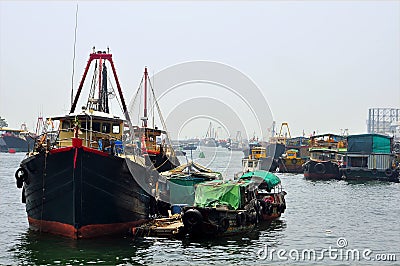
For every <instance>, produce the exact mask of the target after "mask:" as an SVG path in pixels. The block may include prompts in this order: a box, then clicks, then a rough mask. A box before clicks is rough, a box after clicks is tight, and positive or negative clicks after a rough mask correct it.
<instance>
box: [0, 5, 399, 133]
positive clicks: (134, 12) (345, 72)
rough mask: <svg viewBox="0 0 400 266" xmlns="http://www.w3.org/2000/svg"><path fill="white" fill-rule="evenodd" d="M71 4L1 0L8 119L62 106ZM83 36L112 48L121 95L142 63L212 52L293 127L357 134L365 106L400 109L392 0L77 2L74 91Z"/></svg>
mask: <svg viewBox="0 0 400 266" xmlns="http://www.w3.org/2000/svg"><path fill="white" fill-rule="evenodd" d="M76 3H77V2H74V1H68V2H57V1H55V2H50V1H45V2H31V1H29V2H22V1H16V2H11V1H10V2H8V1H0V116H1V117H4V118H6V119H7V121H8V123H9V125H10V126H11V127H19V126H20V124H21V123H22V122H26V123H27V124H28V127H29V128H30V129H34V125H35V124H36V119H37V117H38V115H39V113H43V115H44V116H48V115H58V114H64V113H67V112H68V110H69V108H70V90H71V74H72V58H73V42H74V26H75V9H76ZM93 46H96V48H99V49H103V50H104V49H106V48H107V46H109V47H110V50H111V52H112V53H113V57H114V62H115V64H116V67H117V71H118V74H119V78H120V82H121V85H122V87H123V91H124V94H125V97H126V100H127V101H128V102H129V101H130V99H131V98H132V97H133V94H134V92H135V90H136V88H137V86H138V84H139V82H140V79H141V76H142V73H143V67H144V66H148V67H149V70H150V73H156V72H158V71H161V70H163V69H165V68H167V67H168V66H171V65H174V64H178V63H182V62H186V61H192V60H210V61H215V62H220V63H223V64H227V65H229V66H232V67H234V68H235V69H237V70H239V71H241V72H242V73H244V74H245V75H247V76H248V77H250V78H251V79H252V80H253V81H254V82H255V83H256V84H257V85H258V87H259V88H260V89H261V91H262V93H263V94H264V97H265V98H266V99H267V101H268V103H269V106H270V108H271V110H272V113H273V118H274V120H275V121H276V122H277V125H280V123H281V122H288V123H289V126H290V129H291V131H292V135H300V134H301V133H302V131H303V130H304V131H305V132H306V134H309V133H310V132H312V131H318V132H319V133H324V132H334V133H340V129H344V128H348V129H349V132H350V133H363V132H366V119H367V115H368V108H372V107H392V108H400V2H399V1H354V2H352V1H265V2H261V1H248V2H238V1H234V2H228V1H226V2H225V1H224V2H208V1H207V2H200V1H198V2H181V1H179V2H153V1H152V2H138V1H123V2H115V1H113V2H107V1H101V2H94V1H87V2H86V1H84V2H79V12H78V31H77V45H76V62H75V66H76V68H75V82H74V83H75V84H74V86H75V89H76V87H77V83H78V82H79V79H80V77H81V75H82V73H83V70H84V67H85V64H86V61H87V59H88V56H89V53H90V52H91V49H92V47H93ZM189 94H190V92H189ZM78 106H79V105H78ZM161 108H162V106H161ZM164 111H165V112H166V113H168V112H169V110H164ZM205 130H206V128H201V129H200V131H201V133H199V134H197V135H203V134H204V133H205V132H204V131H205Z"/></svg>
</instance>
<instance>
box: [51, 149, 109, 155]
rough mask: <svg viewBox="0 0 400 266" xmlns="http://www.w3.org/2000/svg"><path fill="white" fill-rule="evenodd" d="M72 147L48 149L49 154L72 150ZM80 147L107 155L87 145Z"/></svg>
mask: <svg viewBox="0 0 400 266" xmlns="http://www.w3.org/2000/svg"><path fill="white" fill-rule="evenodd" d="M72 148H73V147H64V148H59V149H53V150H51V151H50V154H56V153H60V152H67V151H70V150H72ZM82 148H83V150H84V151H87V152H91V153H95V154H98V155H101V156H105V157H107V156H108V153H105V152H102V151H99V150H96V149H92V148H88V147H85V146H82Z"/></svg>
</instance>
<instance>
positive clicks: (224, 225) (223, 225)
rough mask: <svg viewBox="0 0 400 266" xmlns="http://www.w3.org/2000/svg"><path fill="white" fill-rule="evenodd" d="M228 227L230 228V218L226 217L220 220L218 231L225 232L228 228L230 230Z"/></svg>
mask: <svg viewBox="0 0 400 266" xmlns="http://www.w3.org/2000/svg"><path fill="white" fill-rule="evenodd" d="M228 228H229V219H228V218H227V217H224V218H222V219H221V220H220V221H219V225H218V231H220V232H221V233H224V232H226V230H228Z"/></svg>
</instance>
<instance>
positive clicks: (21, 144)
mask: <svg viewBox="0 0 400 266" xmlns="http://www.w3.org/2000/svg"><path fill="white" fill-rule="evenodd" d="M34 143H35V141H34V139H33V138H28V140H25V139H23V138H20V137H17V136H13V135H11V136H6V135H4V136H1V137H0V152H8V151H9V150H15V151H16V152H28V151H30V150H33V145H34Z"/></svg>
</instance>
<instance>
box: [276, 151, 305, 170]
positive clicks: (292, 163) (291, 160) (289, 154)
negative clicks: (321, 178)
mask: <svg viewBox="0 0 400 266" xmlns="http://www.w3.org/2000/svg"><path fill="white" fill-rule="evenodd" d="M298 153H299V151H298V150H297V149H289V150H287V151H286V152H285V153H284V154H283V155H282V156H281V157H280V158H279V160H278V164H279V166H278V168H279V172H281V173H303V164H304V163H305V162H306V159H305V158H301V157H298Z"/></svg>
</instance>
